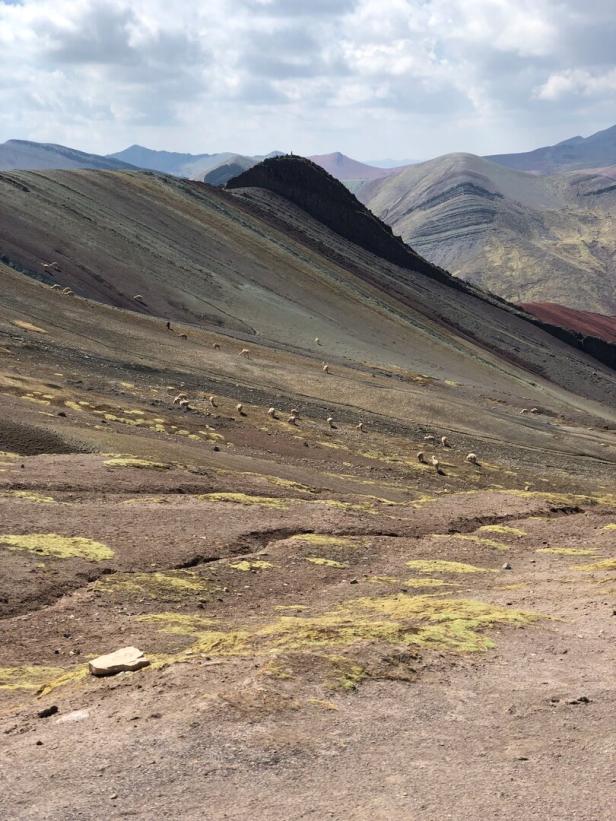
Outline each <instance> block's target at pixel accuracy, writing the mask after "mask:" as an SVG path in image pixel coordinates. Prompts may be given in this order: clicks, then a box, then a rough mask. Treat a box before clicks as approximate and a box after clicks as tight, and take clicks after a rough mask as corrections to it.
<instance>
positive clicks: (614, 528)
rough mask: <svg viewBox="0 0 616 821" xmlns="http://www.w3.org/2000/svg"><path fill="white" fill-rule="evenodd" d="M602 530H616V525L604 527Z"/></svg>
mask: <svg viewBox="0 0 616 821" xmlns="http://www.w3.org/2000/svg"><path fill="white" fill-rule="evenodd" d="M601 530H616V524H609V525H603V527H602V528H601Z"/></svg>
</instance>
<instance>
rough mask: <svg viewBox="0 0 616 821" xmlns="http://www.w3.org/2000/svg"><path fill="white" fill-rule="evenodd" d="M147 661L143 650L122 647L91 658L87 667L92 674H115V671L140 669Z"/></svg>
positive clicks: (146, 664)
mask: <svg viewBox="0 0 616 821" xmlns="http://www.w3.org/2000/svg"><path fill="white" fill-rule="evenodd" d="M149 663H150V661H149V659H146V658H145V657H144V655H143V651H142V650H139V649H138V648H137V647H122V648H121V649H120V650H116V651H115V652H114V653H107V655H106V656H99V657H98V658H95V659H92V661H90V662H89V667H90V672H91V673H92V675H93V676H115V674H116V673H123V672H125V671H134V670H141V668H142V667H147V666H148V664H149Z"/></svg>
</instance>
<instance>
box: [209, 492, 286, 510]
mask: <svg viewBox="0 0 616 821" xmlns="http://www.w3.org/2000/svg"><path fill="white" fill-rule="evenodd" d="M196 498H197V499H199V500H200V501H203V502H233V503H235V504H237V505H258V506H260V507H273V508H278V509H279V510H286V509H287V508H288V506H289V500H288V499H279V498H277V497H275V496H249V495H248V494H247V493H221V492H218V493H202V494H200V495H198V496H196Z"/></svg>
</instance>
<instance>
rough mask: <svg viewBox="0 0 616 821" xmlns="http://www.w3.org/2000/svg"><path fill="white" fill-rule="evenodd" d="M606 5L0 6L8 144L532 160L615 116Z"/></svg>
mask: <svg viewBox="0 0 616 821" xmlns="http://www.w3.org/2000/svg"><path fill="white" fill-rule="evenodd" d="M615 43H616V3H615V2H614V0H0V142H2V141H4V140H5V139H11V138H20V139H29V140H36V141H41V142H58V143H61V144H64V145H69V146H72V147H74V148H80V149H82V150H87V151H92V152H96V153H110V152H113V151H119V150H121V149H122V148H125V147H127V146H128V145H131V144H133V143H139V144H141V145H146V146H148V147H150V148H157V149H167V150H174V151H190V152H193V153H214V152H218V151H237V152H240V153H246V154H262V153H267V152H269V151H272V150H282V151H293V152H294V153H297V154H316V153H328V152H330V151H335V150H339V151H342V152H344V153H346V154H349V155H351V156H353V157H356V158H359V159H363V160H380V159H385V158H394V159H428V158H430V157H434V156H437V155H439V154H444V153H447V152H450V151H470V152H473V153H477V154H490V153H500V152H508V151H523V150H527V149H531V148H535V147H537V146H539V145H546V144H551V143H554V142H557V141H559V140H562V139H566V138H568V137H572V136H575V135H578V134H581V135H583V136H588V135H589V134H591V133H593V132H595V131H597V130H600V129H602V128H607V127H608V126H611V125H613V124H615V123H616V48H615V46H614V44H615Z"/></svg>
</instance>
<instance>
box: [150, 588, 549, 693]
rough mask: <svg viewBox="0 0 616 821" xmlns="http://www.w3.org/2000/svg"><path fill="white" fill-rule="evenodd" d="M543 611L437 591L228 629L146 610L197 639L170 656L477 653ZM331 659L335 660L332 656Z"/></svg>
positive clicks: (345, 680) (340, 663)
mask: <svg viewBox="0 0 616 821" xmlns="http://www.w3.org/2000/svg"><path fill="white" fill-rule="evenodd" d="M538 618H539V616H537V615H535V614H532V613H526V612H522V611H519V610H512V609H511V608H508V607H499V606H497V605H493V604H488V603H486V602H481V601H474V600H466V599H440V598H436V597H434V596H408V595H403V594H400V595H397V596H385V597H382V598H378V597H366V598H359V599H352V600H350V601H348V602H346V603H344V604H341V605H340V606H338V607H337V608H335V609H334V610H331V611H328V612H325V613H322V614H320V615H318V616H313V617H304V616H280V617H278V618H277V619H276V620H275V621H273V622H271V623H270V624H265V625H262V626H259V627H256V628H252V629H247V628H239V629H232V630H228V631H224V630H221V629H214V628H215V625H216V622H214V621H213V620H211V619H207V618H204V617H201V616H190V615H186V614H179V613H160V614H156V615H150V616H141V617H140V621H144V622H149V623H151V624H157V625H159V626H160V629H161V630H163V631H164V632H166V633H170V634H175V635H180V636H186V637H188V638H190V639H192V643H191V645H190V646H189V647H188V648H187V649H186V650H183V651H180V652H179V653H178V654H176V655H175V656H168V657H167V662H173V661H178V660H186V658H189V657H190V656H193V655H198V654H204V655H209V656H227V655H238V656H251V655H253V656H254V655H259V654H268V655H274V656H278V655H279V654H281V653H302V654H313V653H323V652H331V651H333V650H335V651H336V652H337V653H340V652H341V651H350V652H353V653H354V654H355V655H356V654H357V653H358V652H361V647H362V645H366V644H370V645H374V644H376V643H382V644H383V645H385V646H388V647H400V646H410V645H416V646H420V647H424V648H430V649H437V650H454V651H457V652H475V651H479V650H486V649H488V648H489V647H492V646H493V643H492V641H491V640H490V639H489V638H488V637H487V636H485V635H483V633H482V631H483V630H484V629H487V628H489V627H492V626H494V625H496V624H508V625H517V626H521V625H525V624H530V623H531V622H533V621H535V620H537V619H538ZM330 661H332V658H331V657H330ZM335 665H336V666H337V667H338V670H337V672H336V678H337V679H338V681H337V684H338V686H342V687H347V686H348V688H349V689H350V688H351V687H354V686H356V684H357V683H358V681H360V680H361V679H362V678H363V677H364V675H365V671H364V668H363V667H362V666H361V665H360V664H359V663H358V662H357V660H356V659H355V658H348V657H347V656H336V662H335Z"/></svg>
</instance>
